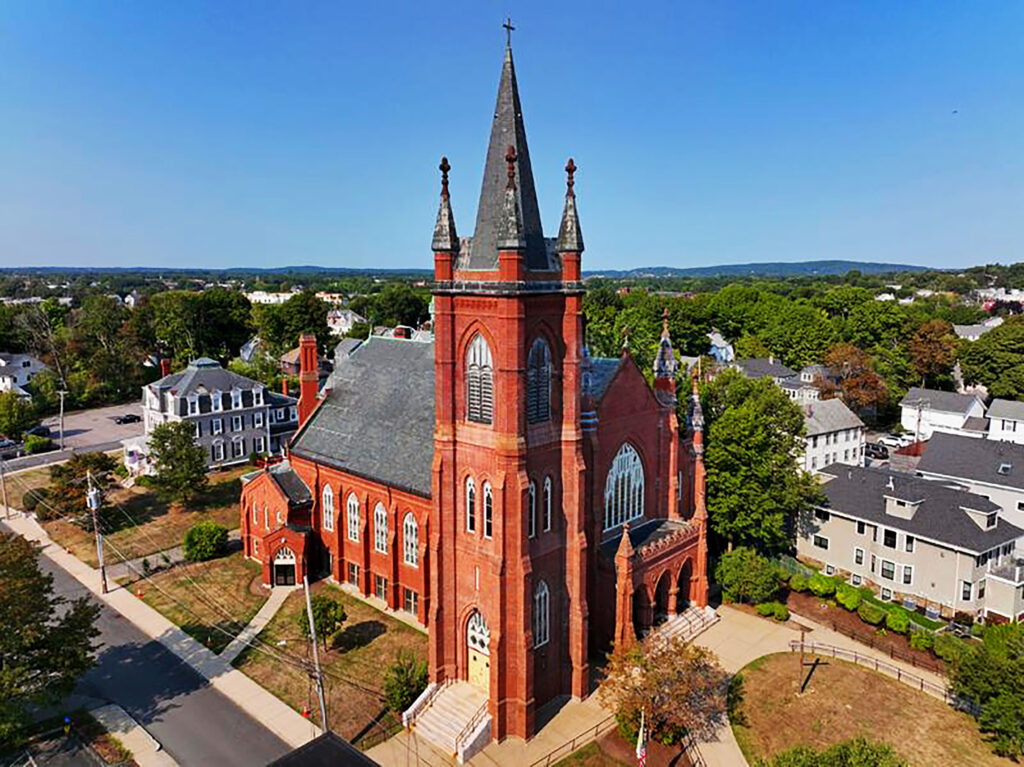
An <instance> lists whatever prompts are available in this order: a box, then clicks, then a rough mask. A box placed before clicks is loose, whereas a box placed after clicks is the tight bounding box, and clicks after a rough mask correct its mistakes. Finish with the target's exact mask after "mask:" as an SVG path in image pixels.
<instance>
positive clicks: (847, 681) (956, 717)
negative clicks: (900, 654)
mask: <svg viewBox="0 0 1024 767" xmlns="http://www.w3.org/2000/svg"><path fill="white" fill-rule="evenodd" d="M820 660H821V663H820V665H819V666H818V667H817V669H816V670H815V671H814V673H813V675H812V677H811V680H810V683H809V684H808V686H807V691H806V692H805V693H804V694H803V695H802V696H800V697H797V694H796V693H797V691H798V689H799V685H800V681H799V663H800V656H799V655H795V654H791V653H779V654H777V655H769V656H766V657H764V658H759V659H758V660H756V661H754V662H753V663H751V664H750V665H748V666H747V667H746V668H744V669H743V671H742V672H741V673H742V675H743V679H744V685H743V703H742V706H741V709H740V710H741V712H742V714H743V716H744V717H745V719H746V721H745V723H743V724H740V723H739V722H737V721H734V722H733V732H735V734H736V740H737V741H738V742H739V744H740V748H741V749H742V750H743V753H744V755H745V756H746V758H747V761H748V762H750V764H755V763H756V762H757V760H758V759H763V758H769V757H771V756H773V755H774V754H776V753H778V752H779V751H783V750H785V749H788V748H791V747H793V746H796V745H801V744H806V745H809V746H813V747H814V748H816V749H821V748H824V747H827V746H830V745H832V744H833V743H837V742H839V741H842V740H846V739H848V738H854V737H857V736H863V737H865V738H868V739H869V740H880V741H885V742H887V743H889V744H890V745H891V746H892V747H893V748H895V749H896V751H897V752H898V753H899V755H900V756H901V757H903V758H904V759H906V760H907V762H908V763H909V764H911V765H921V766H922V767H923V766H924V765H929V766H930V765H938V764H970V765H972V766H973V767H994V766H995V765H1008V764H1010V762H1008V761H1007V760H1005V759H1001V758H999V757H997V756H995V755H994V754H993V753H992V751H991V749H990V748H989V746H988V744H987V743H986V742H985V741H984V739H983V737H982V735H981V734H980V733H979V732H978V727H977V725H976V724H975V722H974V719H972V718H971V717H970V716H968V715H967V714H963V713H960V712H957V711H955V710H953V709H952V708H950V707H949V706H948V705H946V704H945V703H943V702H942V701H940V700H937V699H935V698H932V697H931V696H929V695H926V694H925V693H923V692H918V691H916V690H913V689H912V688H910V687H908V686H907V685H904V684H902V683H900V682H897V681H896V680H895V679H890V678H889V677H886V676H883V675H881V674H878V673H875V672H874V671H870V670H868V669H865V668H861V667H859V666H855V665H853V664H851V663H846V662H844V661H840V660H834V659H832V658H821V659H820Z"/></svg>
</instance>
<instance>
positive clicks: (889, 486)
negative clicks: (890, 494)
mask: <svg viewBox="0 0 1024 767" xmlns="http://www.w3.org/2000/svg"><path fill="white" fill-rule="evenodd" d="M885 486H886V487H887V488H889V489H890V490H895V489H896V485H895V484H893V481H892V477H891V476H890V477H889V481H888V482H887V483H886V485H885Z"/></svg>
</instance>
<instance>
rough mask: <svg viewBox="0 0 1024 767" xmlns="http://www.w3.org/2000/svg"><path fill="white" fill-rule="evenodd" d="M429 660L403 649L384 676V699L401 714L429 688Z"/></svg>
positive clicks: (389, 706) (393, 709)
mask: <svg viewBox="0 0 1024 767" xmlns="http://www.w3.org/2000/svg"><path fill="white" fill-rule="evenodd" d="M427 681H428V675H427V662H426V661H425V660H418V659H417V658H416V656H415V655H413V654H412V653H410V652H407V651H404V650H403V651H402V652H400V653H399V654H398V658H397V659H396V660H395V662H394V663H392V664H391V665H390V666H389V667H388V670H387V673H386V674H385V676H384V700H385V701H387V704H388V708H390V709H391V710H392V711H394V712H395V713H396V714H399V713H401V712H403V711H405V710H406V709H408V708H409V706H411V705H412V704H413V703H414V702H415V701H416V698H418V697H419V696H420V693H421V692H423V691H424V690H425V689H426V688H427Z"/></svg>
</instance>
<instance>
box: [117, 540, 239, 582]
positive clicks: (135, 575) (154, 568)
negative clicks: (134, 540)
mask: <svg viewBox="0 0 1024 767" xmlns="http://www.w3.org/2000/svg"><path fill="white" fill-rule="evenodd" d="M241 542H242V533H241V531H239V530H231V531H230V532H229V533H228V538H227V552H228V553H230V552H232V551H235V550H236V549H239V548H241ZM186 560H187V557H186V556H185V547H184V545H182V546H175V547H174V548H171V549H165V550H164V551H158V552H156V553H155V554H147V555H146V556H144V557H138V558H136V559H131V560H129V561H127V562H118V563H116V564H113V565H109V566H108V567H107V577H108V578H109V579H110V580H112V581H116V580H119V579H121V578H127V579H129V580H131V581H135V580H138V579H139V578H140V577H141V575H142V574H145V575H148V574H150V573H155V572H158V571H160V570H167V569H169V568H171V567H174V565H177V564H180V563H182V562H185V561H186Z"/></svg>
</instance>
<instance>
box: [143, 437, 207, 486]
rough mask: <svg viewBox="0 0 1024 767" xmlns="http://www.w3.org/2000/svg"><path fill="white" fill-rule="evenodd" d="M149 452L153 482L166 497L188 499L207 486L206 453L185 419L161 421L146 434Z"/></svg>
mask: <svg viewBox="0 0 1024 767" xmlns="http://www.w3.org/2000/svg"><path fill="white" fill-rule="evenodd" d="M149 456H150V460H151V461H152V463H153V466H154V468H155V469H156V486H157V488H158V489H159V490H160V492H161V493H163V494H164V495H165V496H167V497H168V498H171V499H173V500H175V501H177V502H178V503H183V504H185V503H189V502H190V501H192V500H194V499H195V498H196V496H198V495H199V494H200V493H202V492H203V490H205V489H206V484H207V477H206V454H205V453H204V451H203V449H202V448H201V447H200V446H199V445H197V444H196V430H195V426H194V425H193V424H191V423H188V422H187V421H172V422H170V423H162V424H160V425H159V426H157V427H155V428H154V429H153V431H151V432H150V434H149Z"/></svg>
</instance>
